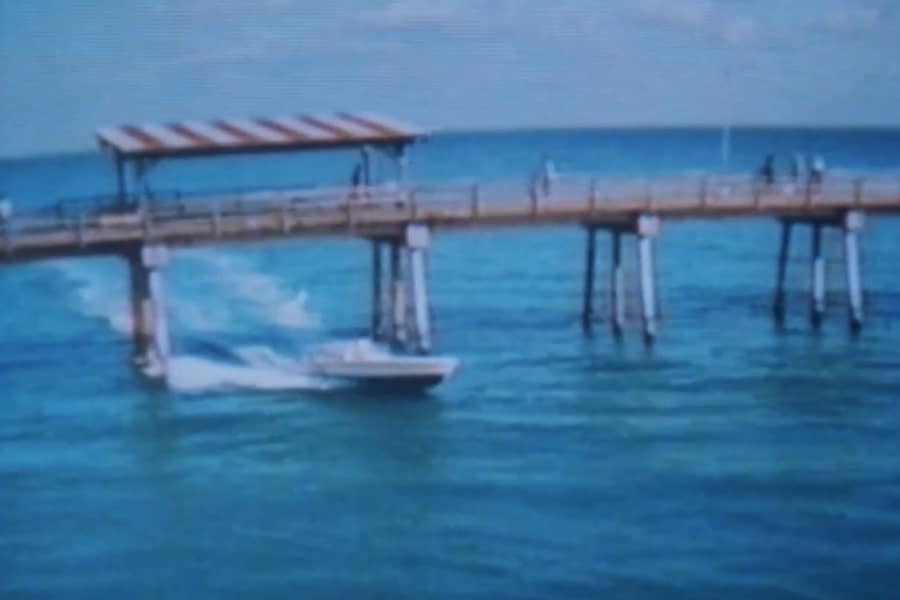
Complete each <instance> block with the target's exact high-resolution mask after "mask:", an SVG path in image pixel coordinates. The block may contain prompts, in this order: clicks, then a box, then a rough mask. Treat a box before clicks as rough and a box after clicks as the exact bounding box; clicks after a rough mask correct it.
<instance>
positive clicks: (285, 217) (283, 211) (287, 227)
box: [279, 202, 291, 235]
mask: <svg viewBox="0 0 900 600" xmlns="http://www.w3.org/2000/svg"><path fill="white" fill-rule="evenodd" d="M279 215H280V216H281V233H283V234H285V235H287V234H288V233H290V232H291V218H290V215H289V214H288V205H287V202H282V203H281V207H280V209H279Z"/></svg>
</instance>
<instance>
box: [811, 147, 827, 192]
mask: <svg viewBox="0 0 900 600" xmlns="http://www.w3.org/2000/svg"><path fill="white" fill-rule="evenodd" d="M824 178H825V158H824V157H823V156H822V155H821V154H816V155H815V156H814V157H813V159H812V164H811V165H810V168H809V183H810V184H811V185H821V184H822V180H823V179H824Z"/></svg>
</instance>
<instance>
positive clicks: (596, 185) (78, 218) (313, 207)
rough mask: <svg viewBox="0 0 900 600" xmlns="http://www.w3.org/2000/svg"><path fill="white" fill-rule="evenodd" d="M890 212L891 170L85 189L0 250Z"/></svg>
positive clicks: (23, 219)
mask: <svg viewBox="0 0 900 600" xmlns="http://www.w3.org/2000/svg"><path fill="white" fill-rule="evenodd" d="M856 206H860V207H865V208H868V209H873V208H874V209H879V208H880V209H885V210H900V177H888V176H883V177H873V176H867V177H858V176H853V175H846V176H834V177H828V178H827V179H826V180H825V181H823V182H821V183H808V182H800V181H794V180H786V179H785V180H777V181H773V182H765V181H762V180H760V179H758V178H754V177H748V176H693V175H691V176H680V177H667V178H664V179H648V178H610V177H594V176H591V175H588V174H567V175H561V176H559V177H554V178H552V179H546V180H535V181H531V182H529V181H523V180H522V179H506V180H493V181H487V182H477V181H452V182H446V183H421V184H412V185H403V186H400V185H383V186H375V187H364V186H360V187H338V188H314V189H309V188H280V189H279V188H269V189H264V190H238V191H221V192H213V193H209V192H207V193H201V192H194V193H187V194H186V193H179V192H163V193H159V192H157V193H154V194H153V195H151V196H148V195H146V194H142V195H132V196H125V197H123V196H96V197H91V198H84V199H77V200H71V201H66V202H62V203H58V204H56V205H52V206H49V207H45V208H43V209H40V210H35V211H32V212H25V213H15V214H13V215H12V216H11V218H8V219H6V220H3V221H0V247H5V248H6V251H7V255H9V254H11V253H12V252H13V251H14V250H15V249H16V248H20V247H24V246H28V245H29V244H31V245H34V246H40V245H43V246H52V245H54V244H56V245H60V246H64V245H71V244H73V243H76V244H78V245H81V246H85V245H88V244H91V243H98V242H111V243H112V242H116V241H127V240H135V239H141V237H142V236H143V237H144V238H146V237H152V236H154V235H157V236H163V237H167V236H168V237H173V238H178V239H179V240H184V241H190V240H191V239H192V238H195V239H197V240H203V239H207V238H215V237H220V236H228V235H231V236H235V235H243V234H247V233H249V234H253V232H256V231H258V232H260V233H259V236H260V237H262V236H264V235H272V234H276V233H278V232H282V233H288V232H290V231H298V230H303V229H307V230H310V231H314V230H317V229H318V230H323V231H331V232H334V231H340V230H342V229H344V230H347V231H356V230H358V228H360V227H364V226H366V225H373V226H377V225H380V224H396V223H402V222H408V221H412V220H428V221H433V222H436V223H439V224H441V223H442V224H447V225H458V226H466V225H477V224H479V223H480V222H486V223H491V222H517V221H522V220H526V221H527V220H541V219H545V220H548V221H552V220H554V219H556V220H559V219H568V220H575V219H590V218H592V217H603V216H609V215H617V214H621V215H627V214H631V213H634V212H640V211H650V212H659V213H661V214H663V215H666V214H669V215H673V216H703V215H704V214H705V213H710V214H716V213H721V212H728V211H743V212H748V213H752V212H754V211H760V212H764V211H767V210H768V211H769V212H772V211H773V210H775V209H791V210H797V211H803V210H821V209H828V208H837V207H856Z"/></svg>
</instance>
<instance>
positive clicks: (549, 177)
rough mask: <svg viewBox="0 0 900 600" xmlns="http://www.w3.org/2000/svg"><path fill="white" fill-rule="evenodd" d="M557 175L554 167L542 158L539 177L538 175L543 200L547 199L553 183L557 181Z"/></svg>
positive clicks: (547, 159)
mask: <svg viewBox="0 0 900 600" xmlns="http://www.w3.org/2000/svg"><path fill="white" fill-rule="evenodd" d="M558 177H559V176H558V174H557V172H556V165H555V164H554V163H553V161H552V160H550V159H549V158H547V157H544V160H543V162H542V164H541V175H540V185H541V193H542V195H543V196H544V198H549V197H550V193H551V192H552V187H553V183H554V182H555V181H556V180H557V179H558Z"/></svg>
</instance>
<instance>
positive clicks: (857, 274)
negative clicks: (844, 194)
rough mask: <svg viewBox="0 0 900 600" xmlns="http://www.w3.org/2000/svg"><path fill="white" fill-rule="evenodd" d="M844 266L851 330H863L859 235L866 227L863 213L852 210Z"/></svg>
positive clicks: (847, 221)
mask: <svg viewBox="0 0 900 600" xmlns="http://www.w3.org/2000/svg"><path fill="white" fill-rule="evenodd" d="M843 225H844V227H843V229H844V265H845V268H846V272H847V294H848V297H849V300H850V330H851V331H852V332H854V333H856V332H859V330H860V329H862V324H863V298H862V272H861V269H860V257H859V233H860V232H861V231H862V229H863V226H864V225H865V217H864V215H863V213H862V211H858V210H851V211H848V212H847V214H845V215H844V223H843Z"/></svg>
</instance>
